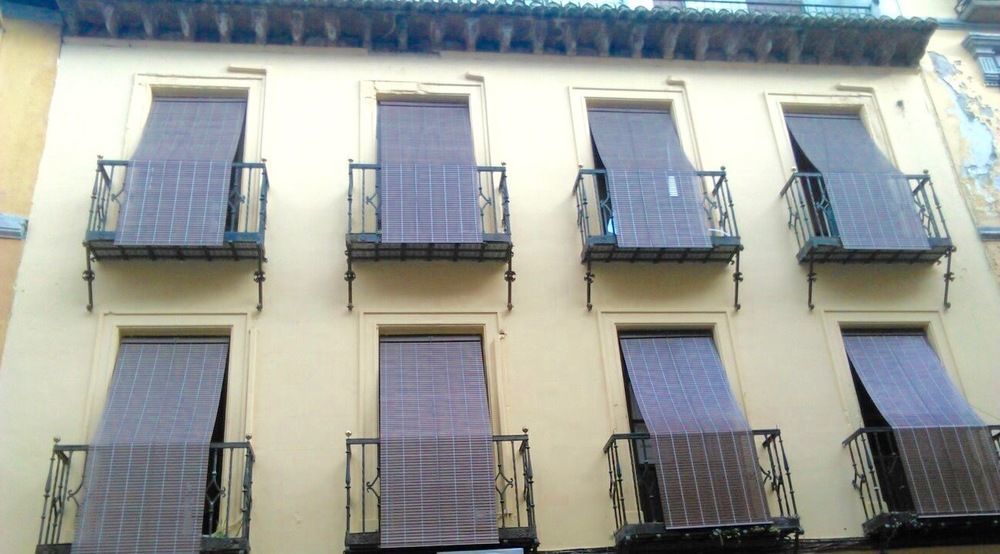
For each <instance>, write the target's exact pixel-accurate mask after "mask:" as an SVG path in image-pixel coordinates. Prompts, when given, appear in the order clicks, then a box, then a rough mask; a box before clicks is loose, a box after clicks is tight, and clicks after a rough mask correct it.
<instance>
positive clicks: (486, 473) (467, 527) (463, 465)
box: [379, 336, 499, 548]
mask: <svg viewBox="0 0 1000 554" xmlns="http://www.w3.org/2000/svg"><path fill="white" fill-rule="evenodd" d="M379 387H380V388H379V439H380V443H381V447H380V454H379V456H380V458H379V462H380V471H381V474H380V479H381V522H380V527H379V531H380V535H381V541H380V546H381V547H382V548H402V547H417V546H443V545H474V544H496V543H497V542H498V540H499V538H498V533H497V507H496V490H495V486H496V485H495V483H494V480H493V477H494V471H495V470H496V465H495V464H494V456H493V447H492V445H493V442H492V427H491V425H490V412H489V404H488V402H487V397H486V379H485V373H484V371H483V347H482V340H481V339H480V337H458V336H449V337H383V338H382V340H381V344H380V347H379Z"/></svg>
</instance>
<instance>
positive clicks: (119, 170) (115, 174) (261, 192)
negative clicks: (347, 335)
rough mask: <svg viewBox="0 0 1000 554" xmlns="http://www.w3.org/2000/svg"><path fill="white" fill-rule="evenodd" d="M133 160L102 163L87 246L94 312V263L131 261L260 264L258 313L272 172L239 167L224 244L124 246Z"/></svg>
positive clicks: (93, 196)
mask: <svg viewBox="0 0 1000 554" xmlns="http://www.w3.org/2000/svg"><path fill="white" fill-rule="evenodd" d="M131 164H132V162H131V161H128V160H105V159H103V158H100V157H99V158H98V160H97V172H96V175H95V177H94V187H93V191H92V193H91V201H90V215H89V217H88V221H87V232H86V235H85V236H84V240H83V246H84V248H85V249H86V250H87V269H86V271H84V274H83V278H84V280H85V281H87V292H88V304H87V310H92V309H93V307H94V291H93V282H94V279H95V273H94V270H93V267H92V265H91V264H92V262H120V261H128V260H204V261H221V260H228V261H256V263H257V270H256V271H255V272H254V281H255V282H256V283H257V309H258V310H260V309H262V308H263V301H264V298H263V282H264V267H263V264H264V262H265V261H267V258H266V257H265V251H264V229H265V227H266V223H267V192H268V188H269V186H270V185H269V182H268V178H267V167H266V166H265V164H264V163H263V162H261V163H233V164H232V166H231V175H232V177H231V185H230V193H229V198H228V205H227V208H226V221H225V228H224V235H223V242H222V244H220V245H217V246H214V245H213V246H182V245H176V246H171V245H138V246H134V245H119V244H116V242H115V235H116V231H117V227H118V222H119V212H120V211H121V209H122V207H123V206H124V204H125V201H126V200H127V194H126V191H125V175H126V172H127V171H128V170H129V167H130V165H131Z"/></svg>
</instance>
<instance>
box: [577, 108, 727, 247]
mask: <svg viewBox="0 0 1000 554" xmlns="http://www.w3.org/2000/svg"><path fill="white" fill-rule="evenodd" d="M587 113H588V117H589V119H590V134H591V136H592V137H593V140H594V145H595V147H596V150H597V154H598V156H599V157H600V159H601V162H602V163H603V164H604V168H605V169H606V170H607V185H608V194H609V197H610V199H611V210H612V214H613V222H612V223H611V224H610V226H611V228H612V229H613V230H614V233H615V236H616V239H617V243H618V246H622V247H628V248H647V247H648V248H666V247H700V248H709V247H711V245H712V241H711V239H710V237H709V227H708V216H707V214H706V212H705V210H704V206H703V201H704V197H703V194H702V188H701V181H700V178H699V177H698V176H697V174H696V173H695V168H694V166H693V165H692V164H691V162H690V161H689V160H688V159H687V156H686V155H685V154H684V149H683V148H681V143H680V138H678V136H677V129H676V128H675V127H674V122H673V119H672V118H671V117H670V114H669V113H667V112H662V111H643V110H610V109H591V110H589V111H588V112H587Z"/></svg>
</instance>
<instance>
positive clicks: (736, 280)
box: [733, 246, 743, 310]
mask: <svg viewBox="0 0 1000 554" xmlns="http://www.w3.org/2000/svg"><path fill="white" fill-rule="evenodd" d="M742 251H743V247H742V246H741V247H740V249H739V250H737V251H736V259H735V260H733V263H734V264H735V265H736V268H735V271H733V288H734V289H735V290H734V298H733V306H735V307H736V309H737V310H739V309H740V308H741V307H742V305H741V304H740V283H742V282H743V272H742V271H740V252H742Z"/></svg>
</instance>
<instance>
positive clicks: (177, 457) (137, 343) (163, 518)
mask: <svg viewBox="0 0 1000 554" xmlns="http://www.w3.org/2000/svg"><path fill="white" fill-rule="evenodd" d="M228 355H229V340H228V338H213V337H186V338H185V337H181V338H178V337H134V338H125V339H122V341H121V344H120V346H119V350H118V357H117V360H116V363H115V367H114V373H113V374H112V379H111V385H110V387H109V390H108V396H107V401H106V405H105V407H104V410H103V415H102V416H101V421H100V424H99V426H98V428H97V433H96V435H95V437H94V439H93V441H92V444H91V446H90V449H89V452H88V455H87V467H86V475H87V490H88V491H103V493H102V494H91V495H85V496H84V500H83V505H82V507H81V508H80V514H79V517H78V525H77V528H76V532H75V539H74V544H73V548H74V551H77V550H79V551H81V552H109V551H117V550H129V551H138V550H168V551H173V552H178V551H191V552H194V551H198V550H199V549H200V545H201V535H202V534H203V533H204V532H205V531H206V530H211V529H214V528H215V526H216V525H217V524H218V518H219V514H218V513H217V512H216V511H214V510H212V509H211V507H208V509H206V498H207V496H208V495H206V494H205V493H206V492H211V485H209V483H210V479H211V473H210V471H209V470H210V468H211V466H212V464H213V462H212V458H211V456H210V454H209V452H210V450H209V444H210V442H211V441H212V440H213V436H218V435H219V434H220V433H222V429H224V427H225V423H224V422H225V405H224V402H222V401H221V398H222V396H223V394H224V391H225V386H224V383H225V380H226V373H227V365H228ZM216 463H218V462H216ZM206 487H208V488H209V490H207V491H206ZM196 491H197V492H196ZM206 514H208V517H207V518H206V517H205V516H206Z"/></svg>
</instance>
